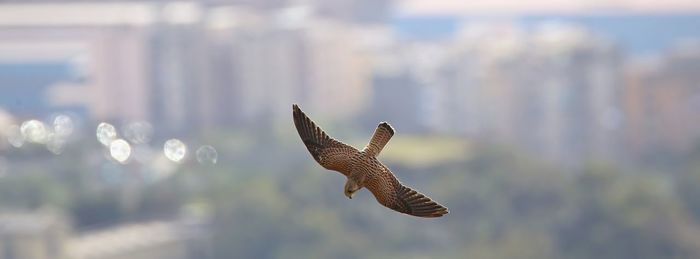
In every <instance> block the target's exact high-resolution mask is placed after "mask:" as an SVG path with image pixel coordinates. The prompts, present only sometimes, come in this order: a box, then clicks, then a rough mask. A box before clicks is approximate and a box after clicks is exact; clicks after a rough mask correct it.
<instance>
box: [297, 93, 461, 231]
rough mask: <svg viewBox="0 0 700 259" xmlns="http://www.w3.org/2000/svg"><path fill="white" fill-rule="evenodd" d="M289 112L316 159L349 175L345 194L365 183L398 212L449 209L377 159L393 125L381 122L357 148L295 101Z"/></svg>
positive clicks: (434, 212) (430, 215)
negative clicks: (334, 134) (333, 134)
mask: <svg viewBox="0 0 700 259" xmlns="http://www.w3.org/2000/svg"><path fill="white" fill-rule="evenodd" d="M292 115H293V117H294V125H295V126H296V129H297V132H298V133H299V136H300V137H301V140H302V142H304V145H305V146H306V148H307V149H308V150H309V152H310V153H311V156H312V157H313V158H314V159H315V160H316V162H318V163H319V164H320V165H321V166H323V167H324V168H326V169H329V170H334V171H338V172H340V173H342V174H343V175H345V176H346V177H347V178H348V181H347V183H346V184H345V193H346V195H347V196H348V198H352V194H353V193H354V192H356V191H358V190H359V189H361V188H362V187H366V188H367V189H368V190H369V191H370V192H372V194H373V195H374V197H375V198H376V199H377V201H378V202H379V203H380V204H382V205H384V206H386V207H387V208H390V209H392V210H395V211H398V212H401V213H405V214H408V215H413V216H418V217H426V218H434V217H442V216H443V215H445V214H447V213H448V211H447V208H445V207H444V206H442V205H440V204H438V203H436V202H435V201H433V200H431V199H430V198H428V197H426V196H425V195H423V194H421V193H419V192H417V191H415V190H413V189H411V188H409V187H406V186H404V185H403V184H401V182H399V180H398V179H396V177H395V176H394V174H393V173H392V172H391V170H389V168H387V167H386V166H385V165H384V164H382V163H381V162H379V160H377V158H376V156H377V155H379V153H380V152H381V151H382V149H383V148H384V146H385V145H386V144H387V143H388V142H389V140H390V139H391V137H392V136H394V129H393V128H392V127H391V125H389V124H388V123H386V122H382V123H380V124H379V125H378V126H377V129H375V131H374V134H373V135H372V138H371V139H370V141H369V143H368V144H367V146H366V147H365V148H364V149H363V150H362V151H359V150H357V149H355V148H354V147H351V146H349V145H347V144H345V143H343V142H340V141H338V140H335V139H333V138H331V137H330V136H328V134H326V133H325V132H324V131H323V130H322V129H321V128H320V127H318V126H317V125H316V123H314V122H313V121H312V120H311V119H309V117H307V116H306V114H304V112H302V111H301V109H299V106H298V105H296V104H294V105H292Z"/></svg>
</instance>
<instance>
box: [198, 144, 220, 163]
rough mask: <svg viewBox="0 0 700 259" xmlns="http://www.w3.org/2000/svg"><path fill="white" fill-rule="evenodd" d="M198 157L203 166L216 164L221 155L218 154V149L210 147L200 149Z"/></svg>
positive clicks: (205, 146)
mask: <svg viewBox="0 0 700 259" xmlns="http://www.w3.org/2000/svg"><path fill="white" fill-rule="evenodd" d="M196 155H197V161H198V162H199V163H201V164H206V163H210V164H216V160H217V159H218V158H219V154H218V153H217V152H216V149H214V147H212V146H209V145H204V146H201V147H199V148H198V149H197V152H196Z"/></svg>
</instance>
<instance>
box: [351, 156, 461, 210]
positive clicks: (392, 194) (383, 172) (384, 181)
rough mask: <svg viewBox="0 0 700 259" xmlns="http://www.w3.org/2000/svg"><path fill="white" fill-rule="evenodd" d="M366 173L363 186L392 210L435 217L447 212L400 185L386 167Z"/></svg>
mask: <svg viewBox="0 0 700 259" xmlns="http://www.w3.org/2000/svg"><path fill="white" fill-rule="evenodd" d="M378 170H380V171H378V172H375V173H369V174H367V178H365V184H364V185H365V187H366V188H367V189H368V190H369V191H370V192H372V194H374V197H375V198H377V201H378V202H379V203H381V204H382V205H384V206H386V207H387V208H390V209H392V210H395V211H398V212H401V213H406V214H408V215H413V216H417V217H425V218H436V217H442V216H443V215H445V214H447V213H448V211H447V208H445V207H444V206H442V205H440V204H438V203H437V202H434V201H433V200H431V199H430V198H428V197H426V196H425V195H423V194H421V193H419V192H417V191H415V190H413V189H411V188H409V187H406V186H404V185H402V184H401V183H400V182H399V180H397V179H396V177H395V176H394V174H392V173H391V171H389V169H388V168H386V167H384V166H382V167H381V168H379V169H378Z"/></svg>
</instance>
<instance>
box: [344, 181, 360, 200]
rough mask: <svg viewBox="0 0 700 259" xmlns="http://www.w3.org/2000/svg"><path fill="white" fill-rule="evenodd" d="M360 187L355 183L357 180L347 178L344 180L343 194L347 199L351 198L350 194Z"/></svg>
mask: <svg viewBox="0 0 700 259" xmlns="http://www.w3.org/2000/svg"><path fill="white" fill-rule="evenodd" d="M360 188H361V187H360V185H358V184H357V182H355V181H353V180H351V179H348V181H347V182H345V191H344V192H345V196H347V197H348V198H349V199H352V195H353V194H354V193H355V192H356V191H358V190H359V189H360Z"/></svg>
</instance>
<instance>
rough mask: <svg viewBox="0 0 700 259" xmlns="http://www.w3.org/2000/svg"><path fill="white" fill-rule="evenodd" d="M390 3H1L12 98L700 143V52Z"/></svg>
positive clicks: (197, 116) (108, 113)
mask: <svg viewBox="0 0 700 259" xmlns="http://www.w3.org/2000/svg"><path fill="white" fill-rule="evenodd" d="M392 4H395V3H393V2H392V1H378V2H373V1H346V0H335V1H260V2H258V1H231V2H227V1H214V0H212V1H129V2H109V3H97V2H89V1H85V2H84V1H77V2H72V1H66V2H61V3H60V4H59V3H53V2H44V1H38V2H36V3H32V4H23V3H8V4H3V5H1V6H0V39H2V40H0V50H2V51H0V79H2V86H3V89H5V93H6V94H4V95H3V96H1V97H0V105H2V108H3V109H5V110H7V111H8V112H10V113H11V114H13V115H15V116H19V118H25V117H39V118H44V117H46V116H48V115H49V114H51V113H52V112H56V111H71V112H73V113H74V114H77V115H78V116H83V117H84V119H85V120H87V121H113V122H114V123H117V124H121V123H128V122H132V121H149V122H151V123H152V124H153V125H157V126H158V128H159V129H160V130H158V131H157V133H160V134H167V133H196V132H201V131H202V130H207V129H214V128H232V127H238V128H241V127H244V128H254V129H265V128H280V127H276V126H277V125H280V126H281V125H288V124H289V118H288V117H289V104H290V103H295V102H296V103H302V104H303V105H304V107H306V109H308V110H314V111H315V112H314V113H315V114H316V116H318V117H319V119H321V120H332V121H335V122H339V121H348V120H352V119H354V118H362V120H363V121H362V122H363V123H364V124H365V125H370V124H374V123H376V121H378V120H389V121H390V122H392V123H394V124H395V125H396V126H397V127H398V128H400V129H401V131H403V132H438V133H449V134H457V135H462V136H467V137H471V138H477V139H483V140H488V141H495V142H499V143H504V144H508V145H514V146H517V147H520V148H523V149H526V150H531V151H536V152H538V153H539V154H542V155H543V156H544V157H546V158H548V159H550V160H552V161H561V162H563V163H566V164H576V163H577V162H582V161H587V160H593V159H598V158H605V159H611V160H615V159H618V158H620V157H621V156H627V157H629V156H633V155H630V154H627V153H625V152H627V150H626V149H625V150H623V149H622V145H623V144H625V143H629V144H630V146H629V148H630V149H632V150H633V151H634V153H635V154H642V153H644V150H648V149H651V147H652V146H658V145H660V146H669V148H670V149H675V150H688V149H689V148H691V147H692V146H693V145H694V144H693V143H694V141H696V140H697V139H698V138H699V137H700V136H698V129H697V123H692V122H689V121H688V120H686V119H685V118H687V116H691V115H692V114H693V112H695V111H696V110H694V109H695V108H693V107H695V106H694V104H693V103H695V102H696V101H695V99H693V98H691V97H694V96H695V95H697V92H698V90H697V89H696V88H695V87H693V86H692V83H691V82H693V80H694V79H695V78H694V74H693V73H692V69H693V68H694V67H693V66H694V63H693V62H695V61H694V60H695V58H696V57H695V56H694V55H695V54H694V53H695V52H693V51H692V50H688V49H692V46H691V47H686V48H684V50H682V51H681V50H677V51H675V52H674V53H672V54H669V55H668V57H664V58H662V59H661V61H659V62H656V64H655V65H651V66H646V67H644V68H637V67H640V66H637V65H636V64H635V63H636V62H635V60H633V59H628V57H627V53H626V49H624V48H623V47H621V46H620V45H618V44H616V41H615V39H613V38H610V37H607V36H606V35H600V34H598V33H595V32H593V31H591V30H590V29H588V28H589V27H590V26H589V24H593V23H594V20H590V19H594V18H590V19H589V18H585V19H584V18H578V19H579V21H580V22H581V23H580V24H579V25H574V24H569V23H562V22H548V21H547V20H546V17H529V18H527V17H526V18H522V19H512V20H511V19H482V20H479V19H459V18H455V17H449V16H437V17H434V18H425V17H423V18H421V17H412V16H410V14H408V15H405V14H404V15H403V16H402V15H399V16H392V14H391V13H390V12H389V11H388V10H389V9H390V8H389V7H390V6H391V5H392ZM368 10H371V11H368ZM392 17H393V18H392ZM600 19H602V20H603V21H606V22H608V21H611V22H613V21H615V20H614V19H613V18H610V17H607V16H605V17H602V18H600ZM630 19H632V18H630ZM589 20H590V21H589ZM628 20H629V19H628ZM628 20H624V22H629V21H628ZM671 22H672V23H673V24H675V23H676V21H674V20H671ZM683 28H685V27H683ZM686 30H688V29H683V31H686ZM691 31H692V30H691ZM679 33H680V32H679ZM625 37H627V38H630V39H631V38H634V37H636V36H634V35H626V36H625ZM627 38H622V40H626V39H627ZM691 45H692V44H691ZM662 85H663V87H662ZM681 96H685V97H688V98H690V99H688V100H687V101H684V102H677V101H671V100H676V99H677V98H680V97H681ZM660 125H664V127H663V128H662V127H661V126H660ZM270 126H275V127H270ZM651 135H653V136H654V137H648V136H651ZM656 142H659V143H658V144H654V143H656Z"/></svg>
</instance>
